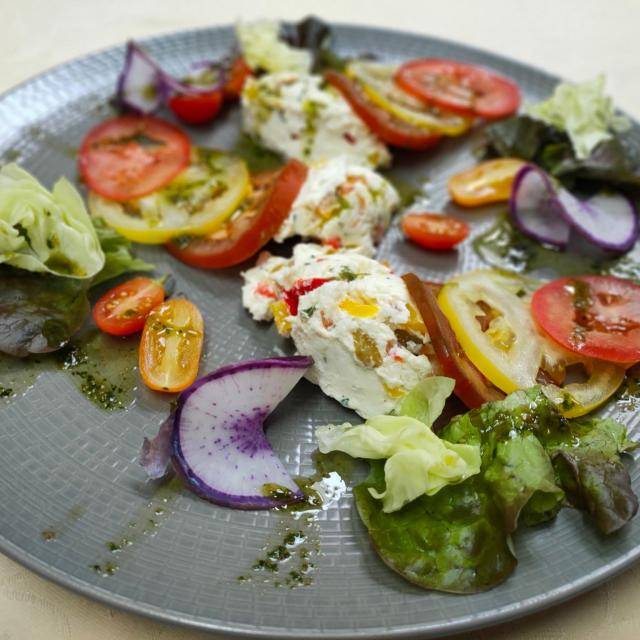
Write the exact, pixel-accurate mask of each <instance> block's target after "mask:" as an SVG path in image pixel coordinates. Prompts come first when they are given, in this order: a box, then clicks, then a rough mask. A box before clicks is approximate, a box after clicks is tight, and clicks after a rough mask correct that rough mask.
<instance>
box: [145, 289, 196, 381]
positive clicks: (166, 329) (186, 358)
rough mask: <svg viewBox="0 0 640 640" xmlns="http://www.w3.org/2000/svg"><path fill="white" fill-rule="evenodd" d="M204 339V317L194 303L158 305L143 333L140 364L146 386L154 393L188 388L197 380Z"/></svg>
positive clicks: (148, 318) (175, 300) (166, 301)
mask: <svg viewBox="0 0 640 640" xmlns="http://www.w3.org/2000/svg"><path fill="white" fill-rule="evenodd" d="M203 340H204V322H203V320H202V315H201V314H200V311H199V310H198V307H196V306H195V305H194V304H193V303H192V302H189V301H188V300H181V299H172V300H165V301H164V302H163V303H162V304H159V305H158V306H157V307H156V308H155V309H154V310H153V311H152V312H151V313H150V314H149V316H148V317H147V320H146V322H145V325H144V329H143V330H142V338H141V340H140V351H139V358H138V364H139V367H140V374H141V375H142V379H143V380H144V382H145V384H146V385H147V386H148V387H150V388H151V389H154V390H155V391H165V392H174V391H182V390H183V389H186V388H187V387H188V386H189V385H190V384H191V383H192V382H193V381H194V380H195V379H196V377H197V375H198V368H199V367H200V354H201V352H202V343H203Z"/></svg>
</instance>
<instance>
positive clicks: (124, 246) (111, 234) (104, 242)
mask: <svg viewBox="0 0 640 640" xmlns="http://www.w3.org/2000/svg"><path fill="white" fill-rule="evenodd" d="M93 224H94V227H95V230H96V233H97V234H98V239H99V241H100V246H101V247H102V250H103V252H104V257H105V260H104V266H103V267H102V269H101V270H100V271H99V272H98V273H97V274H96V275H95V276H94V277H93V279H92V280H91V286H92V287H94V286H96V285H98V284H101V283H102V282H106V281H107V280H111V279H112V278H116V277H118V276H121V275H122V274H124V273H131V272H136V271H153V270H154V269H155V266H154V265H152V264H149V263H148V262H145V261H144V260H140V259H139V258H136V257H135V256H134V255H132V253H131V242H130V241H129V240H127V238H125V237H124V236H121V235H120V234H119V233H118V232H117V231H114V230H113V229H112V228H111V227H109V226H107V224H106V223H105V222H104V221H103V220H101V219H100V218H95V219H94V220H93Z"/></svg>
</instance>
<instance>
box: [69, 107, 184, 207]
mask: <svg viewBox="0 0 640 640" xmlns="http://www.w3.org/2000/svg"><path fill="white" fill-rule="evenodd" d="M190 157H191V143H190V142H189V138H188V137H187V136H186V135H185V134H184V133H183V132H182V131H180V129H178V127H176V126H174V125H172V124H171V123H169V122H165V121H164V120H161V119H160V118H155V117H152V116H120V117H119V118H111V119H110V120H106V121H105V122H102V123H101V124H99V125H98V126H96V127H94V128H93V129H91V131H89V133H88V134H87V135H86V137H85V139H84V140H83V141H82V144H81V145H80V151H79V160H78V169H79V171H80V175H81V176H82V179H83V180H84V181H85V183H86V184H87V186H88V187H89V189H91V190H92V191H95V192H96V193H98V194H100V195H101V196H103V197H104V198H108V199H109V200H116V201H118V202H124V201H126V200H132V199H134V198H140V197H142V196H146V195H148V194H149V193H153V192H154V191H157V190H158V189H160V188H162V187H164V185H166V184H167V183H168V182H170V181H171V180H173V178H175V177H176V176H177V175H178V174H179V173H180V172H181V171H182V170H183V169H184V168H185V167H186V166H187V165H188V164H189V160H190Z"/></svg>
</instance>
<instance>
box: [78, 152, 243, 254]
mask: <svg viewBox="0 0 640 640" xmlns="http://www.w3.org/2000/svg"><path fill="white" fill-rule="evenodd" d="M248 190H249V173H248V171H247V167H246V164H245V163H244V161H243V160H242V159H240V158H238V157H236V156H233V155H230V154H228V153H225V152H223V151H216V150H213V149H204V148H194V149H193V154H192V160H191V164H190V165H189V166H188V167H187V168H186V169H185V170H184V171H182V172H181V173H180V174H179V175H178V176H177V177H176V178H174V179H173V180H172V181H171V182H169V183H168V184H167V185H165V186H164V187H163V188H161V189H159V190H157V191H155V192H154V193H152V194H150V195H147V196H145V197H143V198H138V199H136V200H129V201H127V202H122V203H121V202H114V201H112V200H107V199H106V198H102V197H101V196H99V195H98V194H96V193H93V192H91V193H89V210H90V211H91V213H92V214H93V215H94V216H96V217H99V218H102V219H103V220H104V221H105V222H106V223H107V224H108V225H109V226H111V227H113V228H114V229H115V230H116V231H117V232H118V233H120V234H122V235H123V236H125V238H129V240H133V241H135V242H142V243H146V244H163V243H165V242H167V241H168V240H170V239H171V238H174V237H176V236H184V235H198V234H206V233H210V232H211V231H213V230H214V229H217V228H218V227H220V226H221V225H222V224H224V223H225V222H226V220H227V219H228V218H229V216H231V215H232V214H233V212H234V211H235V210H236V209H237V208H238V205H239V204H240V202H242V200H243V198H244V197H245V195H246V194H247V191H248Z"/></svg>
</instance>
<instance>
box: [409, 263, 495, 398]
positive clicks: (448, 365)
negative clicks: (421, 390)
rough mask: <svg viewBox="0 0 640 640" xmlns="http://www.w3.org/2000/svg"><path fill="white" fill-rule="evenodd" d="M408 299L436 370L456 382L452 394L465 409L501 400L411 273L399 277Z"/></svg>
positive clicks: (428, 292) (429, 292)
mask: <svg viewBox="0 0 640 640" xmlns="http://www.w3.org/2000/svg"><path fill="white" fill-rule="evenodd" d="M402 279H403V280H404V283H405V284H406V286H407V290H408V291H409V295H410V296H411V299H412V300H413V303H414V304H415V305H416V307H417V309H418V311H419V312H420V315H421V316H422V320H423V322H424V324H425V326H426V327H427V331H428V333H429V337H430V338H431V344H432V346H433V350H434V353H435V357H436V360H437V362H436V364H437V365H438V367H437V369H438V370H439V371H438V373H440V374H441V375H443V376H447V377H449V378H453V379H454V380H455V381H456V386H455V389H454V393H455V394H456V395H457V396H458V398H460V400H461V401H462V402H463V403H464V404H465V405H466V406H467V407H469V409H474V408H476V407H479V406H480V405H482V404H484V403H485V402H493V401H494V400H501V399H502V398H504V394H503V393H502V392H501V391H500V390H499V389H497V388H496V387H494V386H493V385H492V384H491V383H490V382H489V381H488V380H487V379H486V378H485V377H484V376H483V375H482V374H481V373H480V371H478V369H476V367H475V366H474V365H473V364H472V363H471V361H470V360H469V358H467V356H466V355H465V353H464V351H463V350H462V347H461V346H460V344H459V343H458V340H457V339H456V335H455V333H454V332H453V329H452V328H451V325H450V324H449V322H448V320H447V319H446V318H445V316H444V314H443V313H442V311H441V310H440V307H439V306H438V302H437V300H436V298H435V295H434V294H433V291H432V289H431V287H430V285H428V284H426V283H424V282H423V281H422V280H420V278H418V276H416V275H415V274H413V273H407V274H405V275H403V276H402Z"/></svg>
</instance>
